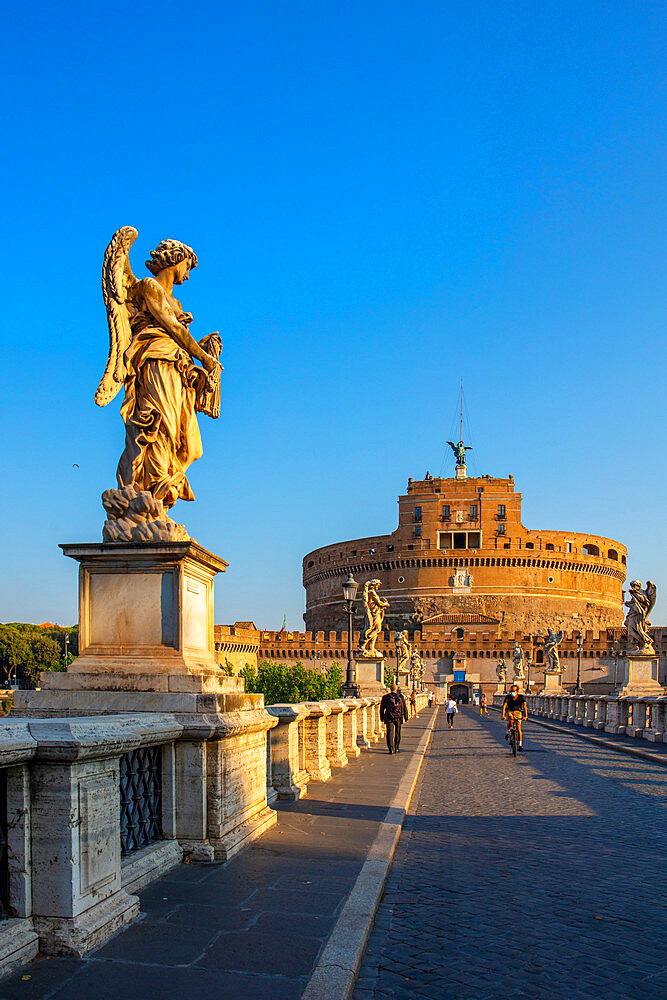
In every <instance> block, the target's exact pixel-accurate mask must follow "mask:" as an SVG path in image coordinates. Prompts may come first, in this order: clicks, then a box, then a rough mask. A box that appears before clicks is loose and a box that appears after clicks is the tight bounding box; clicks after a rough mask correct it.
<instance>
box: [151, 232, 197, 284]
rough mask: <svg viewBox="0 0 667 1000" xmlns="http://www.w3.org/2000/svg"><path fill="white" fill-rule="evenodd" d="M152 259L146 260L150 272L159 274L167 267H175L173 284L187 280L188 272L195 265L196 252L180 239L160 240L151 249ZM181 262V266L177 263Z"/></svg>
mask: <svg viewBox="0 0 667 1000" xmlns="http://www.w3.org/2000/svg"><path fill="white" fill-rule="evenodd" d="M151 258H152V260H147V261H146V267H147V268H148V270H149V271H150V272H151V274H159V273H160V271H164V270H165V268H167V267H175V268H176V273H175V274H174V284H176V285H180V284H181V283H182V282H183V281H187V280H188V272H189V271H191V270H192V268H193V267H196V266H197V254H196V253H195V252H194V250H193V249H192V247H189V246H188V245H187V244H186V243H181V241H180V240H160V242H159V243H158V245H157V246H156V247H155V250H151ZM179 264H182V265H183V267H178V266H177V265H179Z"/></svg>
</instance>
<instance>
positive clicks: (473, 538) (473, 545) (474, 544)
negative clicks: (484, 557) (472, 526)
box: [468, 531, 481, 549]
mask: <svg viewBox="0 0 667 1000" xmlns="http://www.w3.org/2000/svg"><path fill="white" fill-rule="evenodd" d="M468 548H469V549H479V548H481V546H480V537H479V531H469V532H468Z"/></svg>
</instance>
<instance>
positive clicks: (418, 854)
mask: <svg viewBox="0 0 667 1000" xmlns="http://www.w3.org/2000/svg"><path fill="white" fill-rule="evenodd" d="M502 733H503V731H502V728H501V725H500V721H499V716H498V715H497V714H494V713H492V714H491V715H490V716H489V718H488V719H487V718H484V719H481V720H480V718H479V716H478V715H477V714H475V710H474V709H464V710H463V711H462V712H461V713H460V714H459V715H458V716H457V719H456V727H455V728H454V729H453V730H452V731H451V732H449V731H447V727H446V723H445V718H444V713H443V711H442V709H440V712H439V715H438V718H437V720H436V724H435V729H434V731H433V737H432V740H431V745H430V747H429V751H428V753H427V756H426V758H425V760H424V764H423V766H422V772H421V776H420V781H419V785H418V787H417V789H416V790H415V795H414V796H413V801H412V808H411V814H410V816H409V817H408V818H407V820H406V824H405V829H404V832H403V835H402V837H401V842H400V844H399V847H398V850H397V852H396V856H395V859H394V864H393V866H392V870H391V872H390V875H389V879H388V881H387V886H386V891H385V896H384V900H383V902H382V904H381V906H380V909H379V910H378V914H377V917H376V922H375V928H374V930H373V932H372V934H371V937H370V939H369V943H368V947H367V950H366V954H365V957H364V961H363V964H362V968H361V971H360V974H359V978H358V980H357V983H356V987H355V991H354V1000H371V998H372V1000H380V998H387V1000H389V998H394V1000H404V998H415V997H429V998H437V1000H487V998H488V1000H499V998H502V1000H518V998H530V1000H584V998H586V1000H589V998H591V997H602V998H605V1000H606V998H614V1000H617V998H618V1000H623V998H640V997H641V998H644V1000H646V998H648V997H651V998H667V943H666V942H665V938H666V936H667V906H666V905H665V903H666V901H667V837H665V813H664V812H663V809H664V807H665V796H666V794H667V768H665V767H661V766H660V765H657V764H652V763H650V762H648V761H643V760H640V759H635V758H633V757H629V756H626V755H624V754H621V753H618V752H615V751H613V750H606V749H601V748H598V747H596V746H594V745H592V744H591V743H588V742H586V741H584V740H581V739H578V738H577V737H576V736H574V735H569V734H560V733H556V732H552V731H549V730H547V729H544V728H541V727H539V726H538V725H536V724H531V723H530V722H528V723H527V725H526V730H525V745H526V751H527V752H526V753H525V754H524V755H523V756H522V757H519V758H517V760H514V758H512V756H511V755H510V754H509V752H508V751H507V749H506V743H505V741H504V739H503V735H502Z"/></svg>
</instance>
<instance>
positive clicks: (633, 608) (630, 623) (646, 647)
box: [625, 580, 657, 656]
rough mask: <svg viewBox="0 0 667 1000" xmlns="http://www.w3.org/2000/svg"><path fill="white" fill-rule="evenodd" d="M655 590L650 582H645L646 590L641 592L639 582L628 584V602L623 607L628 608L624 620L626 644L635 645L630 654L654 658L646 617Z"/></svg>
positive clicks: (651, 606)
mask: <svg viewBox="0 0 667 1000" xmlns="http://www.w3.org/2000/svg"><path fill="white" fill-rule="evenodd" d="M656 589H657V588H656V585H655V584H654V583H652V582H651V580H647V581H646V590H642V584H641V580H633V581H632V582H631V583H630V600H629V601H626V602H625V607H626V608H628V614H627V617H626V619H625V625H626V628H627V630H628V642H633V643H634V644H635V648H634V650H633V651H632V652H635V653H645V654H646V655H647V656H655V646H654V645H653V638H652V636H651V633H650V632H649V629H650V627H651V623H650V621H649V620H648V616H649V615H650V613H651V611H653V608H654V606H655V598H656Z"/></svg>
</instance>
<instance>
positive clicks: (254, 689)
mask: <svg viewBox="0 0 667 1000" xmlns="http://www.w3.org/2000/svg"><path fill="white" fill-rule="evenodd" d="M240 676H241V677H243V679H244V680H245V685H246V691H247V692H248V693H250V694H263V695H264V703H265V704H266V705H277V704H281V703H287V704H295V703H296V702H299V701H323V700H324V701H326V700H328V699H332V698H339V697H340V689H341V685H342V681H343V675H342V671H341V668H340V664H338V663H336V662H334V663H332V664H331V665H330V666H329V668H328V669H327V671H326V673H324V674H322V673H318V671H316V670H309V669H307V668H306V667H304V666H303V664H302V663H300V662H297V663H295V664H294V665H290V664H287V663H272V662H269V661H268V660H263V661H262V662H261V663H260V665H259V667H258V668H257V669H255V668H254V667H253V666H251V665H250V664H249V663H246V665H245V667H244V668H243V670H241V673H240Z"/></svg>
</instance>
